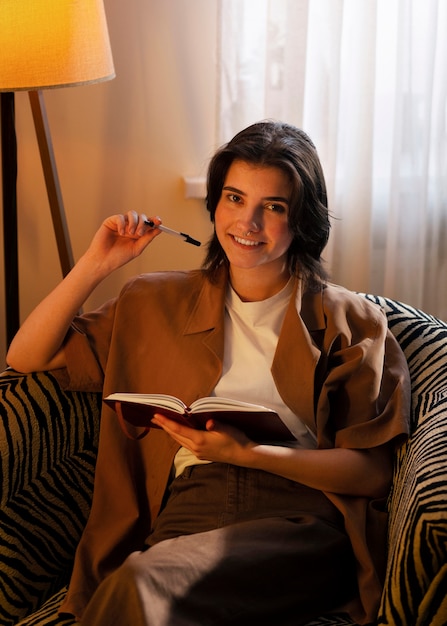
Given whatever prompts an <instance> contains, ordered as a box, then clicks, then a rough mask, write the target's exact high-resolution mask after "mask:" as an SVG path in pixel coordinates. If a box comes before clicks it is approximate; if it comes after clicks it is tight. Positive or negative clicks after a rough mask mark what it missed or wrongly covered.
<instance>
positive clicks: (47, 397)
mask: <svg viewBox="0 0 447 626" xmlns="http://www.w3.org/2000/svg"><path fill="white" fill-rule="evenodd" d="M365 297H366V298H368V299H370V300H373V301H374V302H377V303H379V304H380V305H382V306H383V307H384V309H385V311H386V313H387V316H388V321H389V326H390V328H391V330H392V332H393V333H394V334H395V336H396V337H397V339H398V341H399V342H400V345H401V346H402V348H403V350H404V352H405V355H406V357H407V360H408V363H409V367H410V374H411V379H412V403H413V407H412V416H411V424H412V435H411V437H410V440H409V442H408V443H407V444H406V445H405V446H404V447H403V448H401V449H400V450H399V452H398V454H397V456H396V465H395V476H394V483H393V490H392V493H391V496H390V499H389V511H390V523H389V558H388V569H387V577H386V581H385V590H384V594H383V599H382V605H381V608H380V612H379V618H378V621H377V624H384V625H385V624H386V625H389V626H423V625H427V626H428V625H430V626H445V625H446V624H447V601H446V598H447V557H446V554H447V549H446V545H447V451H445V450H446V445H445V443H446V441H447V324H446V323H444V322H441V321H440V320H438V319H436V318H434V317H432V316H430V315H427V314H425V313H423V312H422V311H419V310H417V309H414V308H412V307H410V306H407V305H404V304H402V303H399V302H396V301H394V300H390V299H385V298H382V297H376V296H371V295H365ZM99 406H100V398H99V396H97V395H95V394H69V393H63V392H62V391H61V390H60V389H59V388H58V386H57V383H56V382H55V380H54V378H53V377H52V376H51V374H45V373H39V374H32V375H29V376H19V375H16V374H14V373H6V374H3V375H2V376H0V415H1V417H2V422H3V423H2V424H1V425H0V428H1V430H0V446H1V448H0V452H1V456H0V463H1V469H2V475H3V477H2V481H3V491H2V496H1V497H2V500H1V508H0V524H1V526H0V527H1V535H0V624H1V625H2V626H10V625H12V624H15V623H17V621H18V620H20V619H22V621H19V624H20V626H37V625H39V626H43V625H47V626H68V625H72V624H74V621H73V620H71V619H67V618H65V619H62V618H59V617H57V607H58V606H59V605H60V603H61V601H62V599H63V597H64V595H65V589H64V588H63V589H61V587H62V586H63V585H65V584H66V583H67V581H68V576H69V571H70V566H71V562H72V558H73V552H74V549H75V545H76V543H77V541H78V539H79V534H80V532H81V529H82V527H83V524H84V521H85V518H86V515H87V512H88V507H89V502H90V497H91V489H92V479H93V469H94V462H95V452H96V441H97V432H98V423H99V413H98V412H99ZM74 424H77V427H76V429H75V428H74V427H73V426H74ZM25 452H26V453H27V455H28V456H25ZM58 590H59V591H58ZM56 592H57V593H56ZM51 594H55V595H54V596H53V597H50V596H51ZM44 602H45V604H43V606H42V603H44ZM39 607H40V608H39ZM26 615H28V617H25V616H26ZM197 626H200V625H197ZM272 626H274V625H272ZM308 626H352V622H351V621H350V620H349V619H347V618H346V616H342V615H340V616H332V617H324V618H323V617H322V618H320V619H317V620H314V621H312V622H311V623H310V624H309V625H308Z"/></svg>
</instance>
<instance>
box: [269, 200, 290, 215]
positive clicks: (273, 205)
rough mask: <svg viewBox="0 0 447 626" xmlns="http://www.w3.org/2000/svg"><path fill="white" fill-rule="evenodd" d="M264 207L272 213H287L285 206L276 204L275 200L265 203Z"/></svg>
mask: <svg viewBox="0 0 447 626" xmlns="http://www.w3.org/2000/svg"><path fill="white" fill-rule="evenodd" d="M265 208H266V209H267V211H272V212H273V213H287V208H286V207H285V206H284V205H283V204H276V203H275V202H270V203H269V204H266V205H265Z"/></svg>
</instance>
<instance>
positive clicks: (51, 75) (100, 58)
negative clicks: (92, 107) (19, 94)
mask: <svg viewBox="0 0 447 626" xmlns="http://www.w3.org/2000/svg"><path fill="white" fill-rule="evenodd" d="M114 76H115V71H114V67H113V59H112V52H111V49H110V41H109V35H108V31H107V23H106V17H105V13H104V5H103V2H102V0H0V91H18V90H21V89H25V90H35V89H45V88H51V87H63V86H70V85H79V84H85V83H94V82H100V81H104V80H109V79H111V78H113V77H114Z"/></svg>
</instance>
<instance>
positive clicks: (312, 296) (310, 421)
mask: <svg viewBox="0 0 447 626" xmlns="http://www.w3.org/2000/svg"><path fill="white" fill-rule="evenodd" d="M324 328H325V321H324V313H323V305H322V293H321V292H318V293H311V292H306V293H305V294H304V295H303V294H302V293H301V281H299V280H297V281H296V285H295V289H294V292H293V294H292V297H291V299H290V303H289V306H288V309H287V312H286V315H285V318H284V322H283V325H282V328H281V333H280V336H279V339H278V346H277V348H276V353H275V357H274V359H273V363H272V375H273V379H274V381H275V383H276V386H277V389H278V392H279V394H280V395H281V397H282V399H283V400H284V402H285V403H286V404H287V406H289V408H290V409H291V410H292V411H293V412H294V413H295V415H297V416H298V417H299V418H300V419H301V420H302V421H303V422H304V423H305V424H306V425H307V426H308V427H309V428H310V429H311V430H312V431H313V432H314V433H316V425H315V405H314V393H315V370H316V366H317V363H318V361H319V358H320V355H321V350H320V349H319V348H318V342H317V341H316V340H317V338H318V335H319V334H321V331H323V330H324Z"/></svg>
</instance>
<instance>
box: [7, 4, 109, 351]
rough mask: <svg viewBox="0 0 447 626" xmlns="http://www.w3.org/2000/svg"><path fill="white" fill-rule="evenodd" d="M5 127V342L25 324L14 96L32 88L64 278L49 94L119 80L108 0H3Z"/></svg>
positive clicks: (64, 237)
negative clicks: (105, 2)
mask: <svg viewBox="0 0 447 626" xmlns="http://www.w3.org/2000/svg"><path fill="white" fill-rule="evenodd" d="M0 50H1V54H0V107H1V115H0V124H1V126H0V128H1V154H2V181H3V248H4V273H5V312H6V341H7V345H9V344H10V342H11V340H12V338H13V336H14V334H15V333H16V332H17V329H18V327H19V325H20V308H19V254H18V252H19V250H18V219H17V217H18V215H17V142H16V133H15V100H14V92H16V91H28V92H29V101H30V105H31V110H32V114H33V120H34V126H35V130H36V136H37V141H38V145H39V151H40V158H41V162H42V168H43V173H44V178H45V184H46V188H47V194H48V201H49V204H50V210H51V217H52V221H53V227H54V232H55V237H56V243H57V248H58V254H59V261H60V265H61V270H62V274H63V276H65V275H66V274H67V273H68V272H69V271H70V269H71V267H72V266H73V256H72V251H71V244H70V237H69V233H68V229H67V223H66V219H65V210H64V205H63V201H62V194H61V189H60V185H59V179H58V175H57V168H56V162H55V158H54V152H53V146H52V141H51V135H50V130H49V125H48V119H47V114H46V109H45V103H44V98H43V93H42V90H43V89H50V88H57V87H72V86H76V85H85V84H89V83H97V82H102V81H105V80H110V79H112V78H113V77H114V76H115V72H114V67H113V59H112V53H111V49H110V41H109V35H108V31H107V23H106V17H105V12H104V5H103V0H83V1H82V2H73V0H39V2H32V3H31V2H23V1H21V0H1V2H0Z"/></svg>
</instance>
